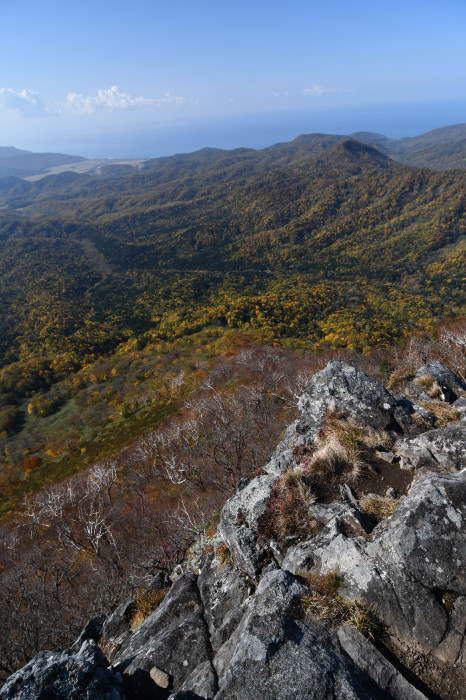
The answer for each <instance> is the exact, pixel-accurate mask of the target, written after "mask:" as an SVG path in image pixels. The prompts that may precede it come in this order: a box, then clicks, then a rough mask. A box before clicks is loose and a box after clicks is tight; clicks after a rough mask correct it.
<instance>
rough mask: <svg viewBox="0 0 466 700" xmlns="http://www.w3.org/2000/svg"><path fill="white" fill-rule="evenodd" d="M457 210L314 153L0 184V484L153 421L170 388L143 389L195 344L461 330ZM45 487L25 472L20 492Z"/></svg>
mask: <svg viewBox="0 0 466 700" xmlns="http://www.w3.org/2000/svg"><path fill="white" fill-rule="evenodd" d="M1 182H2V181H0V183H1ZM464 192H465V190H464V174H463V173H461V172H456V171H449V172H438V171H437V172H435V171H431V170H423V169H418V168H411V167H408V166H405V165H401V164H399V163H396V162H394V161H393V160H390V159H389V158H388V157H387V156H386V155H384V154H383V153H381V152H380V150H377V149H374V148H372V147H371V146H368V145H366V144H362V143H361V142H358V141H356V140H354V139H348V138H345V139H342V138H340V137H333V136H326V135H319V134H314V135H310V136H301V137H299V138H297V139H295V141H293V142H291V143H285V144H276V145H275V146H272V147H270V148H267V149H264V150H262V151H255V150H252V149H236V150H233V151H222V150H219V149H203V150H201V151H198V152H196V153H191V154H187V155H180V156H174V157H172V158H160V159H156V160H153V161H149V162H148V163H147V164H146V165H145V167H144V168H143V169H142V170H140V171H139V172H136V173H132V174H130V175H128V174H126V173H125V174H123V175H121V176H118V175H116V176H115V175H114V176H111V177H106V176H92V175H78V174H76V173H63V174H61V175H58V176H49V177H45V178H43V179H41V180H38V181H36V182H26V181H24V180H19V179H18V180H16V179H15V180H11V179H8V180H6V181H3V187H1V188H0V198H1V202H2V205H3V209H2V210H1V212H0V311H1V313H0V366H1V372H0V389H1V402H2V403H1V413H0V419H1V426H0V427H1V430H2V432H3V438H2V439H3V443H2V444H3V452H4V470H5V471H4V473H5V474H7V480H8V483H9V484H11V483H12V481H11V479H12V472H11V469H12V467H14V474H15V476H14V478H15V479H16V481H17V484H18V489H19V491H21V489H23V487H24V483H25V482H24V479H25V476H24V473H25V472H24V470H23V467H22V466H21V465H22V464H23V462H24V460H25V459H31V457H32V458H34V459H35V458H36V457H37V458H39V459H40V460H41V463H42V462H43V463H44V464H45V463H49V462H54V460H56V459H57V457H60V458H62V457H63V455H68V456H69V454H70V450H71V452H73V451H74V454H75V456H74V457H73V460H74V461H73V464H74V466H73V469H77V468H79V464H78V462H79V460H78V456H79V452H80V451H81V450H83V451H84V452H86V456H85V457H82V460H84V461H85V459H90V458H91V455H94V456H96V455H98V454H99V452H98V449H97V448H96V446H95V440H94V438H95V437H96V435H98V437H99V440H102V439H103V438H102V435H103V427H102V426H104V425H109V424H111V423H112V421H115V420H118V419H119V418H120V417H121V416H122V415H123V413H125V414H126V418H127V419H129V418H130V417H131V416H132V415H133V414H137V411H138V410H139V409H140V408H141V406H142V405H147V401H148V402H149V404H150V405H151V406H153V407H154V406H155V408H154V416H155V415H159V413H158V412H159V411H160V410H161V407H162V406H165V403H164V396H165V394H164V392H165V391H167V386H168V385H169V382H168V379H167V382H168V384H167V383H166V384H163V387H162V386H161V384H160V382H161V380H160V379H157V380H156V379H155V378H153V379H150V380H149V379H148V377H149V376H151V377H155V376H156V375H157V376H158V377H159V378H160V377H161V376H164V377H167V376H168V375H167V374H166V373H167V372H170V371H172V370H171V369H170V362H168V361H167V360H166V359H163V358H166V357H168V356H170V357H173V356H172V355H171V354H170V353H173V352H175V353H178V355H177V356H180V353H181V355H182V356H184V357H185V358H188V357H189V356H190V354H192V353H193V352H195V348H196V346H199V345H200V344H203V343H204V344H205V343H207V344H209V342H210V341H209V340H208V338H209V337H210V338H213V339H214V340H215V342H218V343H220V344H221V342H222V341H221V338H222V337H225V338H226V337H227V336H228V334H230V336H228V337H230V341H231V334H232V333H233V334H235V333H242V334H247V335H249V336H252V337H254V338H255V339H258V340H261V341H268V342H273V343H281V344H288V345H290V346H292V347H301V348H306V349H308V350H312V351H318V350H322V349H330V350H332V349H340V348H345V349H347V350H349V351H354V352H367V351H369V349H370V348H372V347H375V346H376V347H379V348H387V347H388V346H390V345H391V344H393V343H395V342H398V341H400V340H401V339H402V338H403V337H404V336H405V335H406V333H408V332H411V331H415V330H425V329H429V328H431V327H433V326H434V325H435V324H436V323H438V321H439V320H441V319H447V318H455V317H457V316H459V315H461V314H462V313H464V301H465V299H464ZM195 334H197V335H195ZM230 341H229V342H230ZM218 347H220V346H218ZM224 347H225V346H224V345H223V346H222V348H223V349H222V351H223V350H224ZM138 351H141V352H142V351H143V354H142V355H141V356H140V357H139V359H137V358H136V355H137V352H138ZM128 352H129V353H135V355H131V363H130V362H129V360H128V356H126V360H125V362H126V365H125V362H123V360H122V357H123V356H124V354H125V353H128ZM209 353H210V356H212V354H213V353H214V350H213V349H211V350H210V351H208V352H207V355H209ZM103 356H105V361H102V362H103V364H101V366H100V367H98V365H99V358H100V357H103ZM161 358H162V359H161ZM133 361H134V363H133ZM186 361H187V362H188V359H186ZM141 363H142V365H144V370H142V369H141ZM160 363H162V364H160ZM123 365H125V367H126V369H125V370H124V372H125V375H126V376H128V377H130V376H131V377H132V384H131V386H130V387H129V386H127V385H125V387H124V391H123V390H122V386H121V382H120V385H119V386H118V388H117V387H116V384H118V381H119V380H118V381H117V379H116V378H118V377H120V379H121V372H122V371H123ZM96 367H97V368H96ZM112 372H114V374H113V375H112ZM112 376H113V377H114V378H115V377H116V378H115V385H113V379H112ZM171 379H173V376H172V377H171ZM171 379H170V381H171ZM164 381H165V380H164ZM157 382H158V384H157ZM141 383H143V384H145V386H146V389H147V391H146V394H145V395H146V397H147V396H150V397H151V398H150V399H147V401H146V404H144V402H142V403H141V399H140V397H139V398H138V397H137V396H136V393H134V392H135V386H139V385H140V384H141ZM162 383H163V382H162ZM155 384H157V386H155ZM110 385H112V386H110ZM170 391H171V389H170ZM151 392H152V393H151ZM154 392H155V393H154ZM154 397H155V398H154ZM157 397H158V398H157ZM77 402H78V403H79V405H80V406H81V408H80V409H77V407H76V406H77ZM84 405H85V406H86V411H84V410H83V408H82V406H84ZM124 405H126V408H124ZM163 411H165V408H164V409H163ZM77 413H78V414H79V415H78V416H77ZM84 415H86V416H87V418H83V416H84ZM83 420H84V425H85V427H86V430H84V429H83V430H81V435H80V436H79V437H78V436H77V433H76V426H77V425H78V424H79V422H80V421H81V423H82V421H83ZM144 420H147V421H148V422H150V420H151V417H150V415H148V416H146V418H145V419H144ZM90 425H91V426H92V430H88V428H89V426H90ZM73 426H74V427H73ZM81 427H82V425H81ZM120 427H121V426H120ZM86 431H87V432H86ZM83 435H84V437H83ZM125 439H126V438H125ZM128 439H129V438H128ZM122 440H123V438H122ZM123 442H124V440H123ZM91 443H92V448H91ZM119 444H121V443H119ZM76 455H78V456H76ZM28 464H29V463H28ZM63 464H64V463H63V461H62V462H61V463H60V465H59V467H57V469H56V470H55V472H53V473H55V474H57V475H58V474H59V473H62V472H63V468H64V467H63ZM54 469H55V468H54ZM66 469H68V467H66ZM66 469H65V471H66ZM15 470H16V471H15ZM52 471H53V470H52ZM45 474H49V477H50V474H51V472H47V470H45V468H44V469H43V470H42V471H39V472H34V478H35V479H36V482H35V483H36V486H37V485H39V484H40V483H41V479H43V478H44V475H45ZM30 478H33V477H30V475H29V476H28V477H27V479H29V480H30ZM50 478H52V477H50ZM53 478H56V477H53Z"/></svg>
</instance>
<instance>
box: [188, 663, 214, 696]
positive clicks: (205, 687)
mask: <svg viewBox="0 0 466 700" xmlns="http://www.w3.org/2000/svg"><path fill="white" fill-rule="evenodd" d="M182 690H190V691H191V692H193V693H195V694H196V695H197V696H198V697H200V698H204V699H205V700H212V698H213V697H214V695H215V694H216V692H217V690H218V683H217V673H216V671H215V668H214V667H213V665H212V662H211V661H204V663H202V664H199V666H197V667H196V668H195V669H194V671H193V672H192V673H191V674H190V675H189V676H188V678H187V679H186V680H185V682H184V684H183V688H182Z"/></svg>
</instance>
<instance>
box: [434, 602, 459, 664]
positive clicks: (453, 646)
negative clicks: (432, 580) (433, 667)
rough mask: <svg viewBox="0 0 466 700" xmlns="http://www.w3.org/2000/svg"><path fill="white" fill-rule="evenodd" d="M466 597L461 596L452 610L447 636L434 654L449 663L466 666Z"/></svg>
mask: <svg viewBox="0 0 466 700" xmlns="http://www.w3.org/2000/svg"><path fill="white" fill-rule="evenodd" d="M465 634H466V597H465V596H460V597H459V598H457V599H456V601H455V602H454V605H453V610H451V612H450V622H449V625H448V632H447V634H446V635H445V638H444V639H443V640H442V641H441V642H440V644H439V645H438V647H437V648H436V649H435V650H434V656H435V657H436V658H437V659H439V660H440V661H443V662H444V663H447V664H455V665H457V666H460V667H466V639H465Z"/></svg>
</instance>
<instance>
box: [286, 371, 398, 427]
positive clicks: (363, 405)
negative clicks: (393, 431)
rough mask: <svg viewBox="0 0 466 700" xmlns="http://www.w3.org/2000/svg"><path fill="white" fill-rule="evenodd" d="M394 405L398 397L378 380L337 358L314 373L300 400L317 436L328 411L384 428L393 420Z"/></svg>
mask: <svg viewBox="0 0 466 700" xmlns="http://www.w3.org/2000/svg"><path fill="white" fill-rule="evenodd" d="M395 408H396V399H395V398H394V396H392V395H391V394H390V392H389V391H387V389H385V388H384V387H383V386H382V385H381V384H379V382H377V381H375V379H372V377H369V376H368V375H367V374H364V372H358V370H357V369H355V368H354V367H351V365H348V364H346V362H340V361H336V360H335V361H332V362H329V363H328V365H327V367H326V368H325V369H324V370H322V371H321V372H318V373H317V374H315V375H314V377H313V378H312V379H311V381H310V382H309V384H308V385H307V387H306V389H305V390H304V394H303V396H302V397H301V398H300V399H299V402H298V409H299V411H300V412H301V414H302V416H303V419H304V420H305V421H306V422H307V423H308V425H309V427H310V428H311V430H312V432H313V434H314V435H315V436H317V432H318V429H319V428H320V426H321V425H322V423H323V421H324V419H325V416H326V415H327V414H328V413H329V412H333V413H338V414H340V415H342V416H345V417H346V418H351V419H352V420H353V421H354V422H356V423H360V424H362V425H363V426H366V425H370V426H372V428H374V429H375V430H384V429H386V428H388V427H389V426H390V425H391V424H392V423H393V421H394V411H395Z"/></svg>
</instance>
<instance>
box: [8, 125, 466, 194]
mask: <svg viewBox="0 0 466 700" xmlns="http://www.w3.org/2000/svg"><path fill="white" fill-rule="evenodd" d="M349 138H350V139H353V140H354V141H358V142H360V143H363V144H366V145H368V146H370V147H372V148H375V149H377V150H378V151H380V152H381V153H383V154H384V155H385V156H388V157H389V158H391V159H392V160H396V161H398V162H400V163H405V164H407V165H414V166H417V167H425V168H432V169H434V170H450V169H460V170H463V169H466V124H455V125H453V126H445V127H440V128H438V129H433V130H432V131H428V132H426V133H424V134H420V135H419V136H411V137H406V138H399V139H392V138H388V137H387V136H384V135H383V134H378V133H373V132H370V131H357V132H354V133H352V134H350V136H346V135H342V134H322V133H313V134H301V135H299V136H297V137H296V138H295V139H293V140H292V141H288V142H280V143H276V144H274V145H272V146H269V147H267V148H263V149H259V150H256V149H253V148H235V149H231V150H226V149H221V148H211V147H205V148H202V149H200V150H198V151H193V152H190V153H180V154H176V155H173V156H163V157H160V158H152V159H139V160H137V159H136V160H133V161H126V162H123V161H122V162H112V160H109V159H104V160H100V161H99V160H93V159H92V160H90V159H86V158H83V157H81V156H70V155H65V154H61V153H33V152H31V151H24V150H20V149H17V148H14V147H12V146H1V147H0V178H4V177H17V178H28V177H29V178H30V177H31V176H33V175H43V176H44V175H47V174H49V173H48V171H49V169H51V168H56V167H58V166H66V165H70V166H72V165H73V164H76V163H83V164H85V163H89V166H88V167H86V168H83V169H82V174H85V173H86V172H94V173H95V174H96V175H98V176H100V177H104V178H105V177H119V176H123V175H125V174H131V168H132V167H136V169H146V170H147V169H151V170H153V169H158V170H165V169H166V167H167V166H169V167H173V166H175V165H179V166H180V167H181V166H182V167H183V168H184V169H186V168H198V167H199V166H201V165H204V166H207V165H209V164H212V163H215V162H217V163H218V162H220V161H222V160H225V159H226V158H227V159H228V160H231V159H233V160H238V159H240V160H242V161H243V162H244V161H245V160H248V159H250V160H251V161H254V160H255V159H256V154H261V157H264V156H265V155H267V154H268V155H270V156H271V157H272V158H273V159H274V160H276V156H277V154H281V155H282V156H283V159H284V160H285V159H286V158H290V157H292V158H293V159H294V158H296V156H297V153H298V152H303V153H307V154H309V153H315V154H318V153H324V152H325V151H327V150H329V149H330V148H332V147H333V146H335V145H336V144H337V143H339V142H341V141H346V140H348V139H349ZM70 169H71V168H70ZM50 174H61V173H53V172H52V173H50ZM0 189H1V190H4V189H7V185H6V183H5V182H2V183H0Z"/></svg>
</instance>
